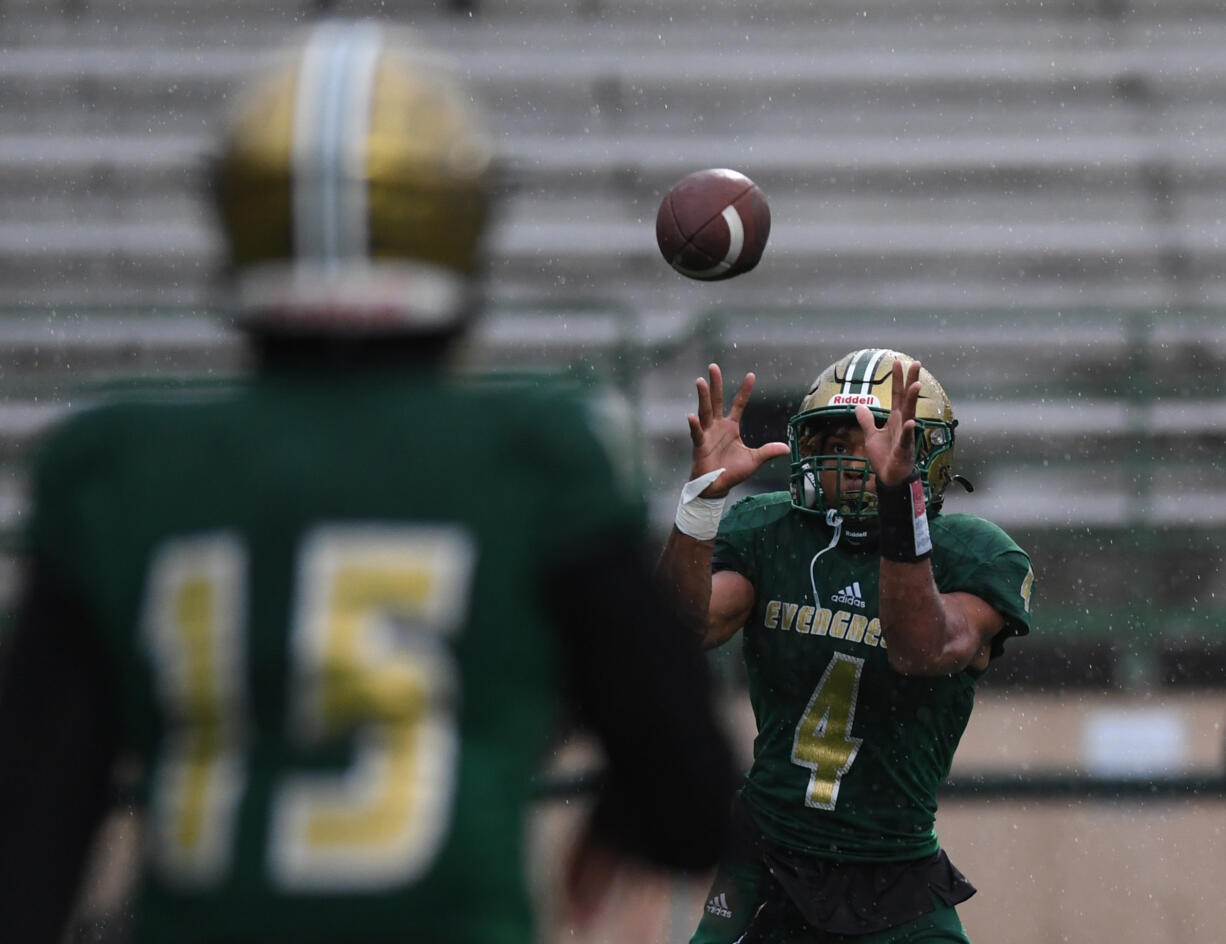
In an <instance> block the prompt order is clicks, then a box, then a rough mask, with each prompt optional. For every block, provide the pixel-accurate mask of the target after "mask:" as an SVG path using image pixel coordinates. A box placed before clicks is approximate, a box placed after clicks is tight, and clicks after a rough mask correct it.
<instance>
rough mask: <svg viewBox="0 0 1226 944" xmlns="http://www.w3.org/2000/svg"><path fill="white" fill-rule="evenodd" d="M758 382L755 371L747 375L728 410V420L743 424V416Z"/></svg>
mask: <svg viewBox="0 0 1226 944" xmlns="http://www.w3.org/2000/svg"><path fill="white" fill-rule="evenodd" d="M756 382H757V378H756V377H755V376H754V375H753V371H750V372H749V373H748V374H746V375H745V379H744V380H742V381H741V389H740V390H738V391H737V392H736V396H735V397H733V398H732V406H730V407H729V408H728V419H730V420H734V421H735V422H737V423H738V424H739V423H740V422H741V415H742V414H743V413H744V412H745V405H746V404H747V403H749V395H750V394H751V393H753V385H754V384H755V383H756Z"/></svg>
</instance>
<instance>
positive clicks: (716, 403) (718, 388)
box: [707, 364, 724, 418]
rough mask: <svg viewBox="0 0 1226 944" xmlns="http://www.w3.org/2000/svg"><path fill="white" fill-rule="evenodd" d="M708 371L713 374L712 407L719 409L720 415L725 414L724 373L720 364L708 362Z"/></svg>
mask: <svg viewBox="0 0 1226 944" xmlns="http://www.w3.org/2000/svg"><path fill="white" fill-rule="evenodd" d="M707 372H708V373H709V374H710V375H711V409H712V410H714V411H717V415H718V416H719V417H721V418H722V417H723V415H724V373H723V371H721V370H720V369H719V364H708V365H707Z"/></svg>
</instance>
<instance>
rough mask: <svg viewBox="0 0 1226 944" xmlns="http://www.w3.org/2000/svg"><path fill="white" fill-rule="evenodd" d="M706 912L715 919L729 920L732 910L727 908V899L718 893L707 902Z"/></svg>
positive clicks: (721, 893)
mask: <svg viewBox="0 0 1226 944" xmlns="http://www.w3.org/2000/svg"><path fill="white" fill-rule="evenodd" d="M707 912H708V913H709V914H713V915H715V917H717V918H731V917H732V909H731V908H729V907H728V898H727V896H726V895H725V894H724V893H723V892H720V893H719V894H718V895H716V896H715V897H714V898H712V899H711V900H710V901H709V902H707Z"/></svg>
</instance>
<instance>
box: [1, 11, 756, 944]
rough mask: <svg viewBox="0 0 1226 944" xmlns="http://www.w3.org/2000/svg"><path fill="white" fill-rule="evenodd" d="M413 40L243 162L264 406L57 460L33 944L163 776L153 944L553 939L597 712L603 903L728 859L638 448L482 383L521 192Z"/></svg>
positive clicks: (271, 117)
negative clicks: (547, 880) (540, 929)
mask: <svg viewBox="0 0 1226 944" xmlns="http://www.w3.org/2000/svg"><path fill="white" fill-rule="evenodd" d="M394 39H396V42H393V40H394ZM400 39H403V38H402V37H400V38H397V37H394V36H393V35H391V34H389V33H387V32H385V31H383V30H381V29H379V28H377V27H376V26H374V25H373V24H361V23H359V24H346V23H330V24H327V25H324V26H322V27H320V28H319V29H318V30H317V31H315V32H314V33H313V34H312V35H311V37H310V39H309V40H308V41H307V43H306V44H305V45H304V46H303V47H300V48H298V49H297V50H296V51H295V52H294V53H293V54H292V56H289V57H287V58H286V59H284V60H281V67H280V68H278V69H275V70H273V71H272V73H271V74H270V75H268V76H266V77H265V78H264V79H263V80H262V81H261V82H259V83H258V84H256V86H255V87H254V90H253V92H252V94H251V95H250V97H249V98H247V99H246V100H245V105H244V107H243V108H242V109H240V110H239V114H238V117H237V119H236V121H235V122H234V124H233V126H232V129H231V132H230V134H229V136H228V137H227V139H226V141H225V144H224V148H223V151H222V154H221V158H220V160H219V161H218V164H217V174H216V188H217V195H218V199H219V204H220V208H221V212H222V217H223V220H224V224H225V227H226V232H227V236H228V238H229V241H230V245H231V249H232V253H233V259H234V263H235V277H236V280H237V283H236V284H237V288H238V291H239V296H240V302H241V303H240V304H239V306H238V310H239V311H240V312H241V315H242V318H243V326H244V327H245V328H246V329H247V330H248V331H249V332H250V336H251V339H252V342H253V344H254V350H255V353H256V357H257V362H258V370H257V372H256V375H255V377H254V378H253V379H252V380H250V381H249V382H245V383H242V384H235V385H234V386H233V387H232V388H227V389H225V390H222V391H218V392H212V393H199V392H198V393H195V394H193V395H191V396H183V397H180V398H179V399H177V400H174V401H168V400H167V399H166V398H164V397H163V398H160V399H157V400H154V399H150V400H148V401H145V402H132V401H129V402H123V403H116V404H112V405H109V406H105V407H100V408H98V409H95V410H93V411H90V412H88V413H86V414H84V415H81V416H79V417H77V418H75V419H72V420H70V421H69V422H68V423H67V424H66V425H65V426H64V427H63V428H62V429H60V430H59V431H58V432H57V434H56V435H55V436H54V438H53V439H52V440H51V441H50V443H49V445H48V446H47V448H46V449H45V451H44V452H43V454H42V456H41V458H40V461H39V463H38V465H37V469H36V492H35V509H34V513H33V520H32V522H31V524H30V527H29V534H28V554H29V564H30V572H29V580H28V585H27V587H26V589H25V593H24V599H23V604H22V609H21V611H20V616H19V621H18V625H17V626H16V629H15V633H14V636H13V638H12V639H11V640H10V641H9V642H10V645H9V646H8V647H7V652H6V661H5V669H6V671H5V674H4V676H3V684H2V687H0V752H3V753H2V756H3V757H4V763H5V770H4V772H3V774H2V775H0V929H2V930H0V936H3V937H4V939H5V940H11V941H20V942H22V944H38V942H55V941H57V940H58V935H59V934H60V931H61V928H62V926H63V923H64V921H65V919H66V915H67V913H68V911H69V909H70V905H71V903H72V901H73V897H74V891H75V889H76V887H77V885H78V883H79V879H80V873H81V869H82V865H83V862H84V860H85V857H86V853H87V848H88V845H89V842H90V838H91V835H92V834H93V832H94V830H95V828H96V826H97V824H98V822H99V819H100V818H101V816H102V815H103V813H104V811H105V808H106V806H107V803H108V792H109V790H110V785H111V782H112V772H113V769H114V767H115V764H116V762H117V761H118V760H120V759H124V760H128V759H132V760H134V761H135V762H136V765H137V769H138V770H139V775H138V777H137V782H136V787H135V794H136V797H137V802H138V804H139V806H140V807H141V808H142V810H143V812H144V819H145V830H144V831H145V845H144V851H143V861H142V873H141V876H140V882H139V889H138V895H137V898H136V901H135V903H134V918H133V924H134V929H135V938H136V940H138V941H142V942H175V944H190V942H222V941H224V942H256V941H269V942H272V941H275V942H278V944H280V942H286V941H294V942H342V941H343V942H347V944H348V942H352V944H361V942H391V941H408V940H412V941H420V942H496V944H527V942H529V941H530V940H532V939H533V927H532V916H531V915H530V911H529V902H528V899H527V895H526V891H525V880H524V876H523V874H522V860H523V857H524V856H523V847H522V839H523V833H524V830H525V823H524V819H525V808H526V806H528V804H529V803H530V802H531V792H532V791H531V782H530V781H531V778H532V776H533V774H534V773H535V772H536V770H537V766H538V763H539V761H540V760H541V754H542V749H543V747H544V744H545V741H546V739H547V737H548V735H549V733H550V730H551V723H552V722H553V721H554V708H555V703H556V702H557V701H558V700H559V699H558V696H559V695H560V694H563V693H569V694H570V695H571V696H572V700H573V702H574V703H575V706H576V708H577V709H578V711H579V712H580V715H581V716H582V717H583V718H584V719H585V720H586V722H587V723H588V724H589V725H590V727H591V728H592V729H593V730H594V732H595V733H596V734H597V735H598V736H599V738H600V740H601V742H602V743H603V746H604V748H605V751H606V753H607V755H608V763H609V773H608V777H607V780H606V786H605V789H604V790H603V792H602V794H601V796H600V797H599V799H598V801H597V803H596V806H595V811H594V813H593V816H592V820H591V823H590V825H589V827H588V831H587V832H586V833H585V834H584V837H583V841H582V842H580V844H579V845H578V849H579V854H578V855H577V856H576V858H575V859H574V860H573V861H574V863H575V866H574V868H573V871H572V872H571V875H570V878H571V881H570V887H571V889H572V890H573V891H575V892H576V893H578V894H579V895H580V896H581V897H582V898H585V899H586V900H585V901H580V902H579V904H580V905H584V904H588V905H590V903H591V898H592V897H593V896H594V895H597V894H598V893H599V887H600V885H601V879H602V878H603V877H606V876H607V875H608V874H609V870H608V863H609V862H610V857H611V856H612V857H613V859H614V860H615V861H617V860H618V859H617V857H621V856H624V857H625V859H624V860H622V861H630V860H632V859H643V860H646V861H648V862H652V863H656V864H658V865H663V866H667V867H675V868H680V869H697V868H704V867H708V866H710V865H713V864H714V862H715V858H716V856H717V853H718V849H719V847H720V845H721V843H722V841H723V839H724V838H725V831H724V820H725V819H726V815H725V814H726V810H727V805H728V802H729V798H730V796H731V788H732V782H733V781H732V773H731V768H730V760H729V754H728V751H727V747H726V744H725V742H724V740H723V738H722V735H721V733H720V731H719V729H718V727H717V726H716V724H715V721H714V720H713V717H712V715H711V712H710V698H709V696H710V692H709V691H708V688H707V682H706V675H705V674H704V670H705V666H704V663H703V661H702V660H703V657H702V654H701V651H700V650H699V648H698V646H697V645H696V644H695V643H694V641H693V640H692V638H691V636H690V635H689V634H688V633H686V632H684V630H682V629H680V628H679V627H678V626H675V625H673V624H672V623H670V622H668V621H667V620H666V618H665V617H663V616H662V615H661V614H662V613H665V612H667V611H669V609H670V608H669V607H667V606H664V607H662V606H660V605H658V603H657V602H656V600H655V595H654V591H653V587H652V585H651V583H650V579H649V578H648V576H647V571H646V569H645V568H644V566H643V564H642V560H643V557H642V554H641V551H642V540H643V528H644V508H643V502H642V500H641V496H640V495H639V494H638V493H637V491H636V488H635V487H634V485H633V483H632V482H631V481H630V480H629V479H628V478H626V477H619V472H618V469H620V468H622V467H623V465H624V458H625V456H624V455H619V454H618V453H619V452H621V451H622V450H628V449H629V446H628V445H627V444H626V443H625V442H624V441H621V440H619V438H618V437H619V431H618V429H616V428H615V426H614V425H611V424H610V421H609V419H608V416H609V412H608V411H607V410H603V409H601V408H599V404H597V402H596V399H597V398H596V397H595V396H594V395H590V394H583V393H580V392H576V391H574V390H570V391H569V392H568V391H567V390H563V389H561V388H556V389H555V388H551V387H541V386H537V387H534V388H528V387H527V386H525V385H521V386H509V385H502V386H499V385H496V384H492V383H487V384H484V385H483V384H478V383H468V384H465V383H461V382H458V381H453V380H452V379H450V378H449V377H448V376H447V375H446V372H445V369H444V366H443V363H442V355H443V354H444V352H445V351H446V350H447V349H448V347H449V345H450V343H451V342H452V341H454V340H455V339H457V338H458V337H459V336H460V335H461V333H462V332H463V330H464V328H465V326H466V324H467V322H468V320H469V316H470V314H471V313H472V311H473V308H474V303H475V298H474V295H475V276H476V275H477V269H478V267H479V264H480V262H481V253H480V239H481V236H482V233H483V231H484V229H485V223H486V218H487V213H488V209H489V207H488V203H489V200H490V196H491V188H492V180H493V174H492V167H493V163H492V161H491V154H490V150H489V147H488V144H487V141H486V139H485V138H484V136H483V134H482V132H481V130H480V129H479V127H478V126H477V125H475V124H474V123H473V119H472V117H471V116H470V114H469V109H468V107H467V104H466V101H465V99H464V98H463V96H462V95H461V94H460V93H459V92H458V91H457V90H456V89H455V88H453V87H452V86H451V85H450V84H449V83H448V82H446V81H444V80H443V78H442V76H441V75H440V74H439V71H438V64H437V63H436V62H434V61H433V60H431V59H430V58H429V57H426V56H423V55H420V54H419V53H418V51H416V50H414V49H413V48H411V47H410V46H408V45H403V44H401V43H400ZM662 771H664V772H666V780H665V781H664V782H662V781H661V779H660V778H661V776H662V773H661V772H662Z"/></svg>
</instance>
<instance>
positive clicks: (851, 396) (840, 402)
mask: <svg viewBox="0 0 1226 944" xmlns="http://www.w3.org/2000/svg"><path fill="white" fill-rule="evenodd" d="M830 405H831V406H861V405H863V406H881V401H880V400H878V399H877V398H876V397H875V396H873V395H872V394H871V393H836V394H835V395H834V396H833V397H831V398H830Z"/></svg>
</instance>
